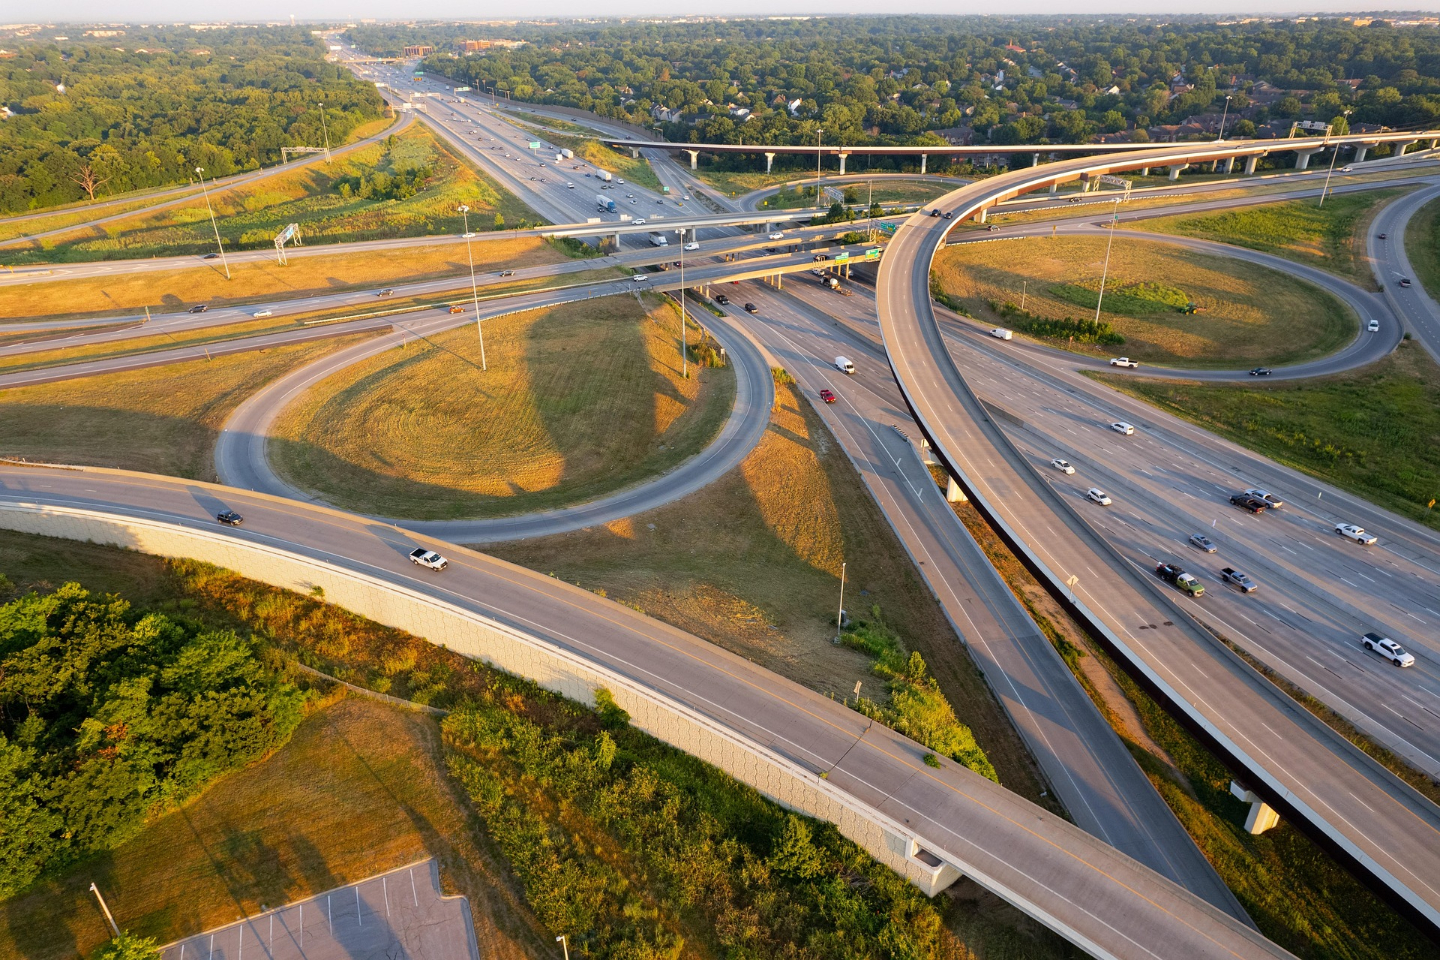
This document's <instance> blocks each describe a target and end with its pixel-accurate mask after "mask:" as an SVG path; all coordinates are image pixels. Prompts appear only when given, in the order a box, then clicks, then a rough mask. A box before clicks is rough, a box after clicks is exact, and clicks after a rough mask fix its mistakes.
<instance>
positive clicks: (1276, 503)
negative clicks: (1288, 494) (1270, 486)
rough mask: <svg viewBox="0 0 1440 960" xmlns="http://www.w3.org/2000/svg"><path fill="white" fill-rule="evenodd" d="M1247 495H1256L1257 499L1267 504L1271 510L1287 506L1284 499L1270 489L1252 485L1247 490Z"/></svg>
mask: <svg viewBox="0 0 1440 960" xmlns="http://www.w3.org/2000/svg"><path fill="white" fill-rule="evenodd" d="M1245 496H1247V497H1254V498H1255V499H1256V500H1259V501H1261V502H1263V503H1264V504H1265V506H1267V507H1269V508H1270V509H1271V510H1277V509H1279V508H1280V507H1283V506H1285V501H1284V500H1281V499H1280V498H1279V497H1277V496H1275V494H1273V493H1271V492H1270V491H1269V490H1262V489H1260V488H1259V487H1250V488H1249V489H1248V490H1246V491H1245Z"/></svg>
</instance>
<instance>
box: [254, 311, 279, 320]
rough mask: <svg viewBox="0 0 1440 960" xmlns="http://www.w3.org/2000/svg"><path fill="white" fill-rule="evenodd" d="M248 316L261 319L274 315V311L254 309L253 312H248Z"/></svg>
mask: <svg viewBox="0 0 1440 960" xmlns="http://www.w3.org/2000/svg"><path fill="white" fill-rule="evenodd" d="M250 316H251V318H252V319H255V320H263V319H264V318H265V317H273V316H275V311H274V310H256V311H255V312H254V313H252V314H250Z"/></svg>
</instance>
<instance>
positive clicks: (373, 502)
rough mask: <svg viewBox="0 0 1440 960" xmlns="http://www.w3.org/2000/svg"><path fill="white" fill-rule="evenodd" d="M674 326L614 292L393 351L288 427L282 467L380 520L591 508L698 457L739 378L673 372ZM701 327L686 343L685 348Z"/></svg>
mask: <svg viewBox="0 0 1440 960" xmlns="http://www.w3.org/2000/svg"><path fill="white" fill-rule="evenodd" d="M679 332H680V330H679V318H678V316H677V315H676V314H675V313H674V311H673V310H672V309H671V308H670V307H669V306H668V305H666V304H663V303H661V302H659V301H658V300H653V299H650V298H648V297H647V298H646V301H645V304H644V306H643V307H642V306H641V305H640V304H639V303H638V302H637V301H636V300H635V299H634V298H633V297H630V296H624V295H622V296H616V297H606V298H602V299H597V300H589V301H584V302H581V303H574V304H567V305H564V306H559V307H553V308H549V309H546V310H539V311H534V312H531V313H527V314H523V315H520V316H515V317H505V318H502V319H500V320H497V321H493V322H489V323H487V324H486V338H485V340H486V342H485V351H486V360H487V362H488V365H489V371H488V372H487V373H481V371H480V351H479V345H478V341H477V338H476V335H475V330H474V328H473V327H465V328H462V329H459V330H455V331H452V332H450V333H445V334H441V335H439V336H437V337H436V338H435V339H434V340H433V341H431V342H429V343H427V344H424V345H413V344H412V345H410V346H407V347H405V348H404V349H396V350H393V351H387V352H386V353H385V354H382V355H380V356H378V357H375V358H373V359H372V360H370V361H367V362H365V363H362V364H358V365H356V366H355V367H353V368H352V369H350V370H346V371H344V372H342V373H341V374H338V375H337V376H334V377H331V378H329V379H327V380H325V381H324V382H322V383H320V384H318V385H317V386H316V387H314V388H312V390H311V391H310V392H309V393H308V394H306V395H305V396H304V397H303V398H302V399H301V400H300V401H299V402H297V403H296V404H295V405H294V406H293V407H291V408H290V410H288V411H287V412H286V413H285V414H284V415H282V417H281V420H280V422H279V423H278V424H277V430H276V433H275V436H274V439H272V442H271V450H272V456H273V458H274V462H275V466H276V468H277V469H278V470H279V471H280V473H281V474H282V475H284V476H285V477H286V478H287V479H289V480H290V481H291V482H292V483H295V484H296V485H298V486H300V487H302V488H304V489H307V490H312V491H315V492H316V493H318V494H319V495H321V496H323V497H324V498H325V499H326V500H327V501H329V502H332V503H335V504H337V505H340V506H344V507H347V508H352V509H359V510H363V511H365V512H371V513H381V514H384V515H386V516H399V517H418V518H424V519H430V518H453V517H465V516H498V515H504V514H512V513H521V512H527V511H531V510H539V509H547V508H552V507H557V506H561V505H564V504H569V503H578V502H581V501H584V500H589V499H593V498H595V497H599V496H602V495H604V494H607V493H610V492H612V491H615V490H618V489H621V488H623V487H625V486H629V485H631V484H633V483H636V482H638V481H640V480H641V479H643V478H646V477H650V476H654V475H656V474H659V473H661V472H664V471H665V470H667V469H669V468H671V467H673V466H674V465H675V464H677V463H679V462H681V461H682V460H684V459H686V458H688V457H690V456H693V455H694V454H695V453H698V452H699V451H700V450H701V449H702V448H703V447H704V446H705V445H706V444H708V443H709V442H710V440H711V439H712V438H713V437H714V436H715V433H716V432H717V431H718V430H719V428H720V425H721V424H722V423H723V422H724V420H725V418H726V417H727V416H728V415H729V411H730V407H731V405H732V402H733V397H734V375H733V373H732V372H731V371H730V370H728V369H707V368H700V367H697V366H695V365H694V364H693V363H692V364H691V367H690V373H691V375H690V378H689V379H688V380H686V379H682V378H681V376H680V356H679V343H678V342H677V341H678V339H679ZM698 336H699V330H698V328H697V329H693V330H692V331H691V333H690V338H691V342H695V339H696V338H697V337H698Z"/></svg>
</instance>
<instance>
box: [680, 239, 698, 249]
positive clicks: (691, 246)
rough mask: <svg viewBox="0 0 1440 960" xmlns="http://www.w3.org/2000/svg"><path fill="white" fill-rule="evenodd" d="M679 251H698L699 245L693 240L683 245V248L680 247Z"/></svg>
mask: <svg viewBox="0 0 1440 960" xmlns="http://www.w3.org/2000/svg"><path fill="white" fill-rule="evenodd" d="M680 249H681V250H699V249H700V244H698V243H696V242H695V241H694V240H691V241H690V242H689V243H687V244H685V246H683V247H681V248H680Z"/></svg>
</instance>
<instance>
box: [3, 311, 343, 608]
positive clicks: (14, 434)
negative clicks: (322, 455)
mask: <svg viewBox="0 0 1440 960" xmlns="http://www.w3.org/2000/svg"><path fill="white" fill-rule="evenodd" d="M363 336H364V335H356V336H352V337H340V338H336V339H334V340H324V341H320V342H316V343H306V344H298V345H295V346H289V347H277V348H274V349H270V350H263V351H257V352H254V353H244V354H237V355H234V356H229V357H220V358H217V359H215V360H213V361H205V360H198V361H194V362H190V363H180V364H174V365H172V366H166V367H153V368H150V369H148V370H133V371H127V372H124V373H109V374H103V375H101V376H96V377H89V378H86V379H82V380H68V381H65V382H62V383H49V384H42V385H40V386H35V387H20V388H17V389H11V390H0V455H3V456H9V457H26V458H28V459H31V460H46V461H50V462H56V463H73V464H83V465H87V466H101V467H119V468H121V469H125V470H142V471H146V472H150V473H163V474H169V475H171V476H176V477H186V478H190V479H195V480H214V479H215V472H214V465H213V463H212V453H213V451H214V449H215V440H216V437H217V436H218V434H219V431H220V427H221V426H222V425H223V424H224V422H225V420H226V418H228V417H229V416H230V413H231V411H232V410H234V409H235V408H236V407H237V406H239V405H240V403H241V401H243V400H244V399H245V398H246V397H248V396H249V395H250V394H252V393H254V392H255V391H256V390H258V389H260V388H261V387H262V386H264V385H265V384H267V383H269V382H270V381H272V380H274V379H275V378H276V377H279V376H281V375H282V374H284V373H286V372H288V371H290V370H293V369H294V368H296V367H299V366H302V365H304V364H306V363H309V362H311V361H312V360H316V359H319V358H320V357H322V356H324V355H325V354H327V353H330V352H331V351H333V350H338V349H340V348H342V347H345V346H349V345H350V344H353V343H356V342H358V341H359V340H360V339H362V338H363ZM0 572H3V568H0ZM62 582H63V581H62Z"/></svg>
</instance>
